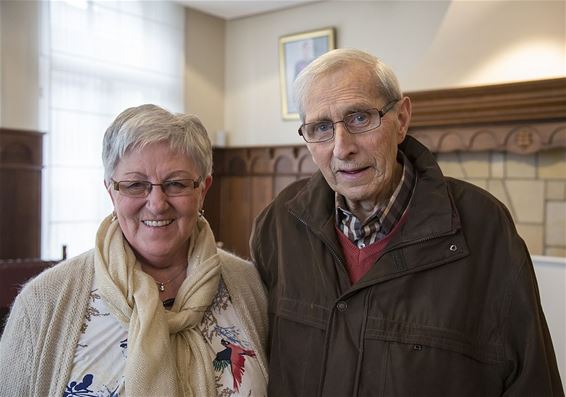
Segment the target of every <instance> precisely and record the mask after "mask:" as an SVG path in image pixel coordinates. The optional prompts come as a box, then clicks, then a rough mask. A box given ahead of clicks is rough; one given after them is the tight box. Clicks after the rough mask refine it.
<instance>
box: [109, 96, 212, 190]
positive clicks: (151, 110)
mask: <svg viewBox="0 0 566 397" xmlns="http://www.w3.org/2000/svg"><path fill="white" fill-rule="evenodd" d="M158 142H168V143H169V145H170V147H171V150H173V151H175V152H179V153H181V154H185V155H188V156H189V157H190V158H191V159H192V160H193V161H194V163H195V166H196V167H197V170H198V172H199V176H202V177H203V178H205V177H207V176H209V175H211V174H212V144H211V143H210V139H209V137H208V134H207V132H206V128H204V126H203V125H202V123H201V121H200V120H199V118H198V117H197V116H194V115H190V114H173V113H170V112H168V111H167V110H165V109H163V108H160V107H159V106H156V105H151V104H147V105H141V106H137V107H132V108H129V109H126V110H124V111H123V112H122V113H120V114H119V115H118V117H116V119H115V120H114V121H113V122H112V124H111V125H110V127H108V129H107V130H106V133H105V134H104V139H103V141H102V163H103V165H104V180H105V181H106V183H110V178H111V177H112V175H113V174H114V170H115V169H116V166H117V165H118V163H119V161H120V159H121V158H122V157H123V156H124V155H125V154H126V153H128V152H130V151H132V150H140V149H142V148H144V147H145V146H147V145H150V144H153V143H158Z"/></svg>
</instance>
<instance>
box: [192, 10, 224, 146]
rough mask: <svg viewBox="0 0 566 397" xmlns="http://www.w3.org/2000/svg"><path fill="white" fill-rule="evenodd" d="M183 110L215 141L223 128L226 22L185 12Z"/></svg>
mask: <svg viewBox="0 0 566 397" xmlns="http://www.w3.org/2000/svg"><path fill="white" fill-rule="evenodd" d="M185 17H186V23H185V30H186V39H185V40H186V41H185V51H186V53H185V110H186V111H187V112H188V113H194V114H196V115H198V116H199V117H200V119H201V120H202V122H203V123H204V125H205V126H206V128H207V130H208V133H209V135H210V136H211V138H212V139H213V140H214V137H215V135H216V132H217V131H220V130H222V129H223V128H224V67H225V58H224V54H225V51H224V50H225V21H224V20H223V19H220V18H215V17H213V16H210V15H207V14H203V13H201V12H198V11H195V10H191V9H186V13H185Z"/></svg>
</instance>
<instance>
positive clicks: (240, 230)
mask: <svg viewBox="0 0 566 397" xmlns="http://www.w3.org/2000/svg"><path fill="white" fill-rule="evenodd" d="M316 170H317V167H316V166H315V165H314V163H313V162H312V158H311V155H310V153H309V152H308V150H307V148H306V146H281V147H254V148H233V149H231V148H215V149H214V181H213V183H212V187H211V188H210V190H209V192H208V195H207V197H206V201H205V216H206V218H207V219H208V221H209V222H210V225H211V227H212V230H213V231H214V235H215V236H216V239H217V240H218V241H219V242H220V243H221V244H223V246H224V248H226V249H228V250H229V251H232V252H235V253H237V254H238V255H240V256H243V257H246V258H249V246H248V243H249V238H250V233H251V228H252V222H253V220H254V218H255V217H256V216H257V214H259V212H260V211H261V210H262V209H263V208H265V207H266V206H267V204H269V203H270V202H271V201H272V200H273V198H274V197H275V196H276V195H277V194H278V193H279V192H280V191H281V190H282V189H283V188H284V187H285V186H287V185H289V184H290V183H292V182H294V181H296V180H299V179H301V178H306V177H308V176H310V175H312V173H313V172H315V171H316Z"/></svg>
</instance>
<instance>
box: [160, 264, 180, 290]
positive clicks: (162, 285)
mask: <svg viewBox="0 0 566 397" xmlns="http://www.w3.org/2000/svg"><path fill="white" fill-rule="evenodd" d="M185 270H187V268H186V267H184V268H182V269H181V271H180V272H179V273H177V274H176V275H175V276H173V278H171V279H169V280H167V281H163V282H161V281H157V280H155V284H157V288H158V289H159V292H165V286H166V285H167V284H169V283H170V282H171V281H173V280H175V279H176V278H177V277H179V276H180V275H181V273H183V272H184V271H185Z"/></svg>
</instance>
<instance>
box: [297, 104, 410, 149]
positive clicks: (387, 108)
mask: <svg viewBox="0 0 566 397" xmlns="http://www.w3.org/2000/svg"><path fill="white" fill-rule="evenodd" d="M399 101H400V99H394V100H392V101H389V102H387V103H386V104H385V105H384V106H383V107H382V108H381V109H378V108H369V109H365V110H360V111H357V112H352V113H348V114H347V115H346V116H344V118H343V119H342V120H338V121H332V120H326V121H325V120H319V121H313V122H312V123H303V124H302V125H301V126H300V127H299V130H298V133H299V135H300V136H301V137H302V138H303V139H304V141H305V142H306V143H324V142H330V141H332V140H333V139H334V137H335V136H336V124H338V123H343V124H344V128H345V129H346V131H348V133H350V134H352V135H357V134H363V133H365V132H369V131H372V130H375V129H376V128H379V127H381V119H382V118H383V116H385V114H386V113H387V112H389V111H390V110H391V109H393V108H394V107H395V104H396V103H397V102H399ZM370 110H377V114H378V115H379V124H378V125H377V126H375V127H372V128H370V129H368V130H364V131H359V132H351V131H350V130H349V129H348V126H347V125H346V123H345V122H344V121H345V120H344V119H345V118H346V117H348V116H350V115H353V114H356V113H363V112H368V111H370ZM323 122H330V123H332V136H331V137H330V138H328V139H325V140H322V141H307V138H306V137H305V136H304V135H303V131H302V130H303V128H304V127H306V126H307V125H312V124H319V123H323Z"/></svg>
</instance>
